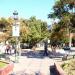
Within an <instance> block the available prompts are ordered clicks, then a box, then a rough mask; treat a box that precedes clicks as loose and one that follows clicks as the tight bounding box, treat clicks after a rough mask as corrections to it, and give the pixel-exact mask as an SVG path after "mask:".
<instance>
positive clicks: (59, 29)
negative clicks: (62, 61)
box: [48, 0, 75, 42]
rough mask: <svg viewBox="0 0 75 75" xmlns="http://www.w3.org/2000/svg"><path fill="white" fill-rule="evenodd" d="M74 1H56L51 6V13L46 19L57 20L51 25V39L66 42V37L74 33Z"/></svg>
mask: <svg viewBox="0 0 75 75" xmlns="http://www.w3.org/2000/svg"><path fill="white" fill-rule="evenodd" d="M74 9H75V0H58V1H56V3H55V5H54V6H53V10H54V11H53V12H51V13H50V14H48V18H52V19H54V20H55V19H57V18H58V19H59V20H60V21H59V22H58V23H54V24H53V28H52V32H51V39H52V40H57V41H58V40H60V41H63V42H68V41H69V39H68V37H67V36H66V35H67V34H70V32H74V28H75V11H73V10H74Z"/></svg>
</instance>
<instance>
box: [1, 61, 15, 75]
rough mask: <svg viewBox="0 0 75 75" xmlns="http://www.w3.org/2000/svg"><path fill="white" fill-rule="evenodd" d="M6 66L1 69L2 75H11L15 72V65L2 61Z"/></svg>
mask: <svg viewBox="0 0 75 75" xmlns="http://www.w3.org/2000/svg"><path fill="white" fill-rule="evenodd" d="M0 62H2V63H4V64H6V65H5V66H3V67H1V68H0V75H9V74H10V73H11V72H12V71H13V67H14V65H13V63H8V62H5V61H0Z"/></svg>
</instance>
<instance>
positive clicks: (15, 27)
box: [12, 25, 20, 37]
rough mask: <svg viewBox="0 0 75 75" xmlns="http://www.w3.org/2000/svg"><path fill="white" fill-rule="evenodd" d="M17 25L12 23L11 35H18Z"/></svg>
mask: <svg viewBox="0 0 75 75" xmlns="http://www.w3.org/2000/svg"><path fill="white" fill-rule="evenodd" d="M19 28H20V27H19V25H13V27H12V36H16V37H18V36H19V34H20V32H19Z"/></svg>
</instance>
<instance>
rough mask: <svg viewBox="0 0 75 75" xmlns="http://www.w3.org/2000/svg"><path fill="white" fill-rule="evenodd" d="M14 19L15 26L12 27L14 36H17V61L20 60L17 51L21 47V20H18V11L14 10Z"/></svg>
mask: <svg viewBox="0 0 75 75" xmlns="http://www.w3.org/2000/svg"><path fill="white" fill-rule="evenodd" d="M13 19H14V23H13V27H12V36H14V37H15V38H16V50H15V62H18V57H17V51H18V49H19V47H18V43H19V41H18V37H19V22H18V12H17V11H14V12H13Z"/></svg>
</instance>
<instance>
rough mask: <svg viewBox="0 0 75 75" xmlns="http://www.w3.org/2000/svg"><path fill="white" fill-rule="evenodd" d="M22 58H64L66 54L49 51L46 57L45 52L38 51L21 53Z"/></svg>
mask: <svg viewBox="0 0 75 75" xmlns="http://www.w3.org/2000/svg"><path fill="white" fill-rule="evenodd" d="M21 56H27V57H28V58H44V57H49V58H61V57H62V56H64V54H61V53H54V52H51V51H48V55H44V50H39V51H38V50H37V51H23V52H22V53H21Z"/></svg>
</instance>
